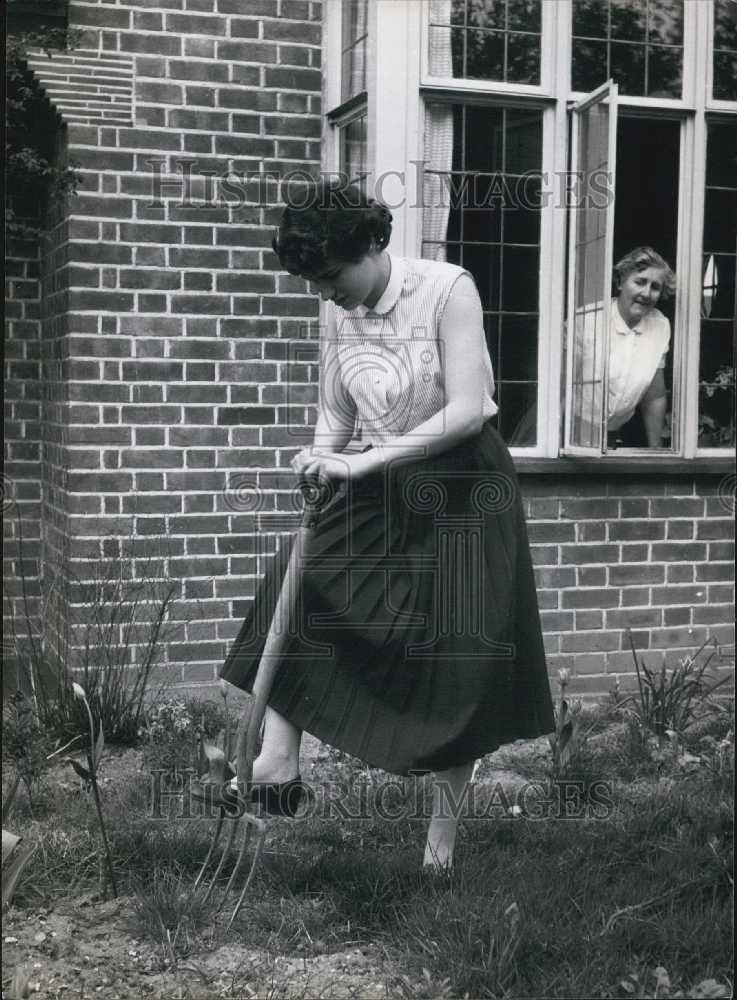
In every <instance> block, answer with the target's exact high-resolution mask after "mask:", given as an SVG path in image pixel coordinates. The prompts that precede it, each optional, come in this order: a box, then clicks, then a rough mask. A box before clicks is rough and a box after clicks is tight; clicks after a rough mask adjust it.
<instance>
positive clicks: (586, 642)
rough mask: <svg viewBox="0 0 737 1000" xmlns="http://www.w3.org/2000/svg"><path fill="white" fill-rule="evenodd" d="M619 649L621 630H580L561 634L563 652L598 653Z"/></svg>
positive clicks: (561, 649)
mask: <svg viewBox="0 0 737 1000" xmlns="http://www.w3.org/2000/svg"><path fill="white" fill-rule="evenodd" d="M613 649H619V632H580V633H575V632H574V633H573V634H572V635H563V636H561V642H560V651H561V652H562V653H596V652H600V651H606V650H613Z"/></svg>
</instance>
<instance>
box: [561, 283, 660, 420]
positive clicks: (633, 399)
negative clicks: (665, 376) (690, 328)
mask: <svg viewBox="0 0 737 1000" xmlns="http://www.w3.org/2000/svg"><path fill="white" fill-rule="evenodd" d="M601 309H602V304H601V303H597V306H596V307H595V308H593V309H591V310H587V312H586V315H585V317H584V318H583V323H582V325H581V328H580V329H579V330H578V331H577V332H578V336H579V337H581V340H582V348H583V350H582V355H581V361H582V370H583V372H584V373H585V375H584V381H585V383H587V382H588V380H589V379H590V380H591V384H584V386H583V390H582V403H583V412H584V413H592V414H593V413H596V412H597V410H598V398H599V397H598V396H597V394H600V386H601V383H602V380H603V364H602V354H601V350H600V348H599V346H598V342H597V341H596V339H595V337H594V335H593V330H594V327H593V323H594V321H595V319H596V317H597V316H598V315H601ZM609 331H610V333H609V399H608V412H607V427H608V429H609V430H617V429H618V428H619V427H621V426H622V425H623V424H625V423H627V421H628V420H629V419H630V418H631V417H632V415H633V414H634V412H635V409H636V407H637V404H638V403H639V402H640V400H641V399H642V397H643V396H644V395H645V393H646V392H647V390H648V387H649V386H650V383H651V382H652V380H653V378H654V377H655V372H656V371H657V370H658V368H664V367H665V361H666V356H667V354H668V349H669V345H670V323H669V321H668V318H667V317H666V316H664V315H663V314H662V312H661V311H660V310H659V309H656V308H655V307H653V308H652V309H649V310H648V311H647V312H646V313H645V315H644V316H643V317H642V318H641V319H640V320H639V322H637V323H636V324H635V325H634V326H633V327H629V326H627V324H626V323H625V321H624V319H622V314H621V313H620V311H619V306H618V305H617V300H616V299H613V300H612V308H611V323H610V327H609Z"/></svg>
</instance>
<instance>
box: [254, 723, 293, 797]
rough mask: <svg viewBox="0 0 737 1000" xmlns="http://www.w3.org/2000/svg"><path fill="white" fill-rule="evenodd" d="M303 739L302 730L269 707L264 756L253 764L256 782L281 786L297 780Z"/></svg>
mask: <svg viewBox="0 0 737 1000" xmlns="http://www.w3.org/2000/svg"><path fill="white" fill-rule="evenodd" d="M301 740H302V730H301V729H297V727H296V726H294V725H292V723H291V722H289V721H288V720H287V719H285V718H284V716H283V715H279V713H278V712H275V711H274V709H273V708H271V707H270V706H269V705H267V706H266V715H265V717H264V739H263V743H262V744H261V753H260V754H259V755H258V757H257V758H256V759H255V760H254V762H253V780H254V781H269V782H271V781H276V782H279V783H280V784H281V783H282V782H284V781H291V780H292V778H296V777H297V775H298V773H299V745H300V742H301Z"/></svg>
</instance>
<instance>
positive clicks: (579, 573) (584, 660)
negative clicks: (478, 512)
mask: <svg viewBox="0 0 737 1000" xmlns="http://www.w3.org/2000/svg"><path fill="white" fill-rule="evenodd" d="M521 486H522V491H523V494H524V496H525V505H526V513H527V516H528V519H529V520H528V530H529V536H530V543H531V547H532V556H533V563H534V564H535V576H536V580H537V585H538V588H539V589H538V595H539V601H540V611H541V618H542V624H543V631H544V633H545V647H546V650H547V653H548V666H549V669H550V671H551V674H553V675H554V674H555V671H557V670H559V669H561V668H562V667H566V668H568V669H569V670H570V671H571V674H572V676H573V678H574V680H573V682H572V689H573V690H574V691H575V692H577V693H581V694H594V693H596V694H599V693H602V692H606V691H608V690H610V689H611V686H612V684H613V678H612V676H611V675H614V674H630V677H629V678H627V677H622V687H623V688H625V687H628V686H630V687H631V685H632V682H633V680H634V678H633V676H632V671H633V669H634V667H633V661H632V653H631V650H630V646H629V642H628V641H627V639H626V635H625V631H624V630H625V629H626V628H630V629H631V630H632V633H633V638H634V640H635V645H636V647H637V649H638V650H641V651H642V652H643V654H644V658H645V661H646V663H647V664H648V665H651V666H654V667H655V666H659V665H660V664H661V663H662V662H665V663H666V665H667V666H669V667H670V666H674V665H675V664H676V663H677V662H678V660H679V659H680V658H681V657H683V656H685V655H686V654H687V653H689V652H695V650H696V648H697V647H698V646H699V645H700V644H701V643H702V642H703V641H704V640H705V639H706V638H707V636H709V635H710V636H713V637H715V638H717V639H718V640H719V642H720V643H723V644H729V643H733V642H734V565H733V563H734V519H733V515H732V513H731V511H732V510H733V503H734V497H733V495H730V494H729V491H728V490H727V489H726V488H725V480H724V477H723V476H720V475H714V476H706V475H705V476H689V475H678V476H668V475H658V476H654V475H650V476H648V475H632V474H627V475H616V474H610V475H607V476H594V475H587V476H586V477H585V478H584V477H581V476H565V475H558V476H547V475H537V476H535V475H522V476H521ZM730 505H732V506H730Z"/></svg>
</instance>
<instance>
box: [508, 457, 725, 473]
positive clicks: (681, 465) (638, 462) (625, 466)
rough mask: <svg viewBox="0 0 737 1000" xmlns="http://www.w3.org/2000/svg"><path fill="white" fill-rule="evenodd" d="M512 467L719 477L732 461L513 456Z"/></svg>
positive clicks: (525, 470)
mask: <svg viewBox="0 0 737 1000" xmlns="http://www.w3.org/2000/svg"><path fill="white" fill-rule="evenodd" d="M513 461H514V466H515V469H516V470H517V472H519V473H534V474H537V473H553V474H554V475H557V476H559V475H561V474H570V475H573V476H576V475H590V474H591V473H599V474H604V475H609V474H617V475H619V474H620V473H626V474H628V475H631V476H632V475H634V476H637V475H643V474H646V475H648V476H651V475H653V474H657V473H663V474H664V475H682V476H689V475H715V476H723V475H726V474H727V473H730V472H734V467H735V461H734V458H730V457H729V456H719V457H718V458H717V457H715V458H702V457H699V458H675V457H670V456H669V457H667V458H666V457H664V458H655V457H654V456H651V455H642V456H640V455H637V456H632V457H628V458H604V457H602V458H582V457H580V456H574V455H568V456H565V457H560V458H524V457H521V456H518V457H515V458H513Z"/></svg>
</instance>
